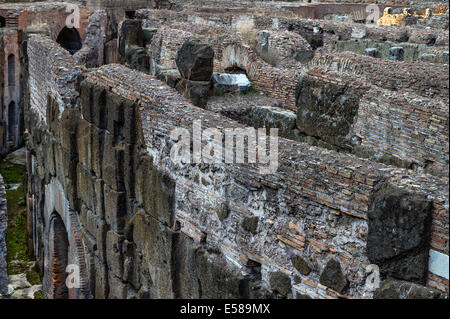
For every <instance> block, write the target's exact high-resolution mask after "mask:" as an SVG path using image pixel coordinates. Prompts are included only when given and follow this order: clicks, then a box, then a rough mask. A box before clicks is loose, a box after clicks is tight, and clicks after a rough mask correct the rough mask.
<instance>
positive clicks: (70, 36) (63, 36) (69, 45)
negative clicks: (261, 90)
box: [56, 27, 83, 55]
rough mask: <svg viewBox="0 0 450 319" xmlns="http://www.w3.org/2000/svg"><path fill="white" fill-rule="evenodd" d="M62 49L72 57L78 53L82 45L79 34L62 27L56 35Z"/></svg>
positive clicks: (75, 30) (73, 29) (71, 29)
mask: <svg viewBox="0 0 450 319" xmlns="http://www.w3.org/2000/svg"><path fill="white" fill-rule="evenodd" d="M56 42H58V43H59V44H60V45H61V46H62V47H63V48H64V49H66V50H67V51H69V52H70V54H72V55H74V54H75V53H77V52H78V51H80V49H81V47H82V46H83V43H82V42H81V37H80V34H79V33H78V31H77V29H75V28H70V29H69V28H68V27H64V29H62V30H61V32H60V33H59V35H58V38H57V39H56Z"/></svg>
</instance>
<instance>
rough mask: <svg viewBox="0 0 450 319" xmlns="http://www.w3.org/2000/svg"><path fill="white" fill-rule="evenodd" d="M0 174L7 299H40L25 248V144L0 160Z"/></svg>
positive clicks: (39, 288)
mask: <svg viewBox="0 0 450 319" xmlns="http://www.w3.org/2000/svg"><path fill="white" fill-rule="evenodd" d="M0 174H1V175H2V176H3V179H4V182H5V188H6V200H7V209H8V212H7V214H8V228H7V232H6V245H7V270H8V276H9V285H8V290H9V291H8V292H9V296H8V297H9V298H11V299H41V298H42V285H41V277H40V274H39V273H38V272H37V268H36V261H35V259H34V257H32V253H31V252H29V251H28V249H27V235H26V232H27V209H26V202H25V198H26V197H25V188H24V180H25V175H26V169H25V148H21V149H18V150H16V151H15V152H11V153H10V154H8V155H7V156H6V157H5V158H3V159H1V160H0Z"/></svg>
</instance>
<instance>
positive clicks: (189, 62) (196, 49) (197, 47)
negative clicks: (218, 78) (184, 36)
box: [175, 41, 214, 82]
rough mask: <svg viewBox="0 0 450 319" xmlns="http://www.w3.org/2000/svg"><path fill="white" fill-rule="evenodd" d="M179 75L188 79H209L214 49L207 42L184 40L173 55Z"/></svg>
mask: <svg viewBox="0 0 450 319" xmlns="http://www.w3.org/2000/svg"><path fill="white" fill-rule="evenodd" d="M175 61H176V63H177V67H178V70H179V71H180V74H181V77H182V78H183V79H186V80H190V81H202V82H209V81H211V76H212V73H213V69H214V50H213V48H212V47H211V46H210V45H208V44H203V43H200V42H198V41H186V42H185V43H183V45H182V46H181V48H180V50H179V51H178V52H177V55H176V57H175Z"/></svg>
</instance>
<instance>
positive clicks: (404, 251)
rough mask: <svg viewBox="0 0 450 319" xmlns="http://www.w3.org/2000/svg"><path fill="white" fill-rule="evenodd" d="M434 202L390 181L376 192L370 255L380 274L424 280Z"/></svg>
mask: <svg viewBox="0 0 450 319" xmlns="http://www.w3.org/2000/svg"><path fill="white" fill-rule="evenodd" d="M432 207H433V206H432V202H431V201H430V200H428V199H427V196H426V195H425V194H419V193H411V192H408V191H406V190H401V189H398V188H396V187H394V186H392V185H391V184H386V185H384V186H383V187H382V188H381V189H380V190H379V191H378V192H377V193H376V194H375V195H374V199H373V203H372V205H371V207H370V209H369V212H368V227H369V230H368V235H367V256H368V258H369V260H370V262H371V263H373V264H376V265H378V266H379V267H380V271H381V274H382V275H384V276H392V277H394V278H397V279H402V280H408V281H414V282H417V283H422V284H425V277H426V273H427V268H428V264H427V263H428V249H429V242H430V227H431V212H432Z"/></svg>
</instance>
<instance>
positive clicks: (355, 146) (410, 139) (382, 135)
mask: <svg viewBox="0 0 450 319" xmlns="http://www.w3.org/2000/svg"><path fill="white" fill-rule="evenodd" d="M343 61H344V62H342V60H341V62H342V63H341V64H340V65H338V66H336V65H334V64H333V62H330V63H326V64H331V65H333V67H327V66H326V65H319V66H314V67H311V68H310V69H309V70H308V71H307V72H306V74H305V75H303V76H302V77H301V80H300V84H299V90H300V92H299V93H297V94H298V95H299V96H298V101H297V103H298V104H297V105H298V107H299V111H298V119H299V120H298V124H297V125H298V128H299V129H300V130H301V131H302V132H305V133H306V134H308V135H310V136H315V137H318V138H319V139H321V140H323V141H324V142H327V143H330V144H332V145H335V146H338V147H339V148H341V149H344V150H347V151H350V152H353V153H355V154H358V155H360V156H363V157H370V158H372V160H377V161H381V162H385V163H390V164H394V165H397V166H402V167H408V168H422V169H423V168H426V169H428V171H429V172H434V173H435V174H438V175H441V174H444V175H448V160H449V159H448V99H447V100H444V99H441V98H440V97H437V98H428V97H422V96H419V95H416V94H414V93H410V92H407V91H406V90H405V89H403V86H406V85H407V82H408V80H405V79H404V78H406V77H401V73H400V72H399V73H400V75H399V76H398V77H397V78H396V77H395V76H394V78H393V81H394V82H395V83H398V89H399V90H393V91H391V90H385V89H383V88H380V87H377V86H375V85H371V84H370V83H368V82H365V80H364V79H362V78H361V76H362V77H364V76H365V77H367V79H369V80H372V81H373V82H374V83H376V84H379V83H380V82H381V81H382V80H379V78H381V79H384V77H383V73H382V72H383V70H382V71H381V72H378V73H377V72H375V71H374V72H372V73H371V74H370V75H369V73H370V72H368V71H367V72H364V71H363V72H361V73H360V74H358V70H357V69H356V68H352V64H347V60H343ZM319 64H321V63H319ZM361 68H363V67H361ZM337 70H339V71H343V72H338V71H337ZM348 71H350V72H348ZM355 74H358V75H359V76H356V75H355ZM377 74H378V77H377ZM438 74H440V73H438ZM443 76H445V75H443ZM418 78H419V79H420V77H416V78H415V79H416V80H417V79H418ZM387 81H389V80H387ZM425 81H427V80H425ZM405 82H406V83H405ZM403 83H405V84H403ZM444 83H445V84H444ZM439 84H440V86H441V87H442V86H446V85H447V82H443V81H441V82H438V85H439ZM307 85H308V88H305V86H307ZM333 85H334V86H336V87H338V88H339V89H340V90H344V91H348V90H357V91H359V97H357V98H356V100H355V101H354V102H352V103H353V108H356V110H353V111H352V112H353V113H352V114H349V113H350V111H349V110H346V109H342V106H340V104H339V103H337V102H335V100H337V99H338V97H336V96H333V94H338V95H337V96H339V93H336V92H339V90H338V89H336V90H334V91H332V92H331V91H328V92H327V88H329V87H332V86H333ZM381 85H382V86H390V88H392V85H389V84H385V82H381ZM440 86H437V87H436V90H435V91H438V92H442V93H441V94H444V92H443V89H440ZM319 88H321V89H320V92H316V91H315V90H319ZM408 91H413V92H417V90H414V87H412V88H411V89H409V90H408ZM428 92H429V93H430V94H432V92H433V90H429V91H428ZM418 93H421V94H423V95H426V94H424V93H425V92H422V91H421V92H418ZM341 94H342V95H343V94H344V93H341ZM311 101H312V102H311ZM324 101H326V102H328V103H335V104H336V103H337V104H336V105H334V104H333V105H334V107H335V108H336V109H335V111H334V112H335V113H331V111H330V110H329V109H328V108H323V107H321V105H322V104H321V103H324ZM305 112H307V113H305ZM342 116H345V118H344V119H343V120H339V118H340V117H342ZM339 121H340V122H339ZM336 122H339V123H340V125H342V126H345V127H346V130H344V131H341V129H340V127H337V126H336ZM308 123H309V124H308ZM317 123H321V125H316V124H317ZM415 166H417V167H415Z"/></svg>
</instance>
